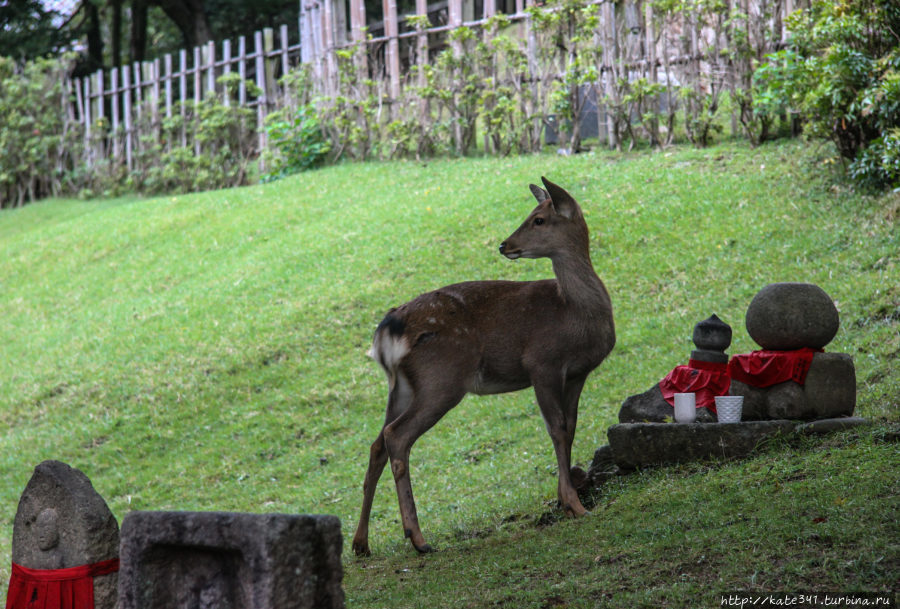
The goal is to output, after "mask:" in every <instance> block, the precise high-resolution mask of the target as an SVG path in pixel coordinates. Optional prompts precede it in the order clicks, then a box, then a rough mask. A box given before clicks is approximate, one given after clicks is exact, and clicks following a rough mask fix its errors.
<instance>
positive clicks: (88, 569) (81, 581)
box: [6, 558, 119, 609]
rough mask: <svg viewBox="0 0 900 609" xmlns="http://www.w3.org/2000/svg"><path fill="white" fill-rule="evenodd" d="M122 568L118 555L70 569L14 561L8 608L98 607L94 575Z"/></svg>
mask: <svg viewBox="0 0 900 609" xmlns="http://www.w3.org/2000/svg"><path fill="white" fill-rule="evenodd" d="M118 570H119V559H118V558H113V559H110V560H104V561H102V562H98V563H94V564H92V565H81V566H80V567H70V568H68V569H28V568H27V567H23V566H20V565H17V564H16V563H13V565H12V577H10V578H9V592H8V593H7V595H6V609H94V578H95V577H98V576H100V575H108V574H109V573H115V572H116V571H118Z"/></svg>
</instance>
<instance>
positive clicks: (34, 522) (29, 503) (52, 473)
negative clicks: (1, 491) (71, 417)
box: [7, 461, 119, 609]
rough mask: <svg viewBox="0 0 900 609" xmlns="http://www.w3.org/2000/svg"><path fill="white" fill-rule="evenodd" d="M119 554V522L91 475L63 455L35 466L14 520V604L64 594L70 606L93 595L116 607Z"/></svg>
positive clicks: (109, 608)
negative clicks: (64, 460) (67, 463)
mask: <svg viewBox="0 0 900 609" xmlns="http://www.w3.org/2000/svg"><path fill="white" fill-rule="evenodd" d="M118 554H119V524H118V522H116V519H115V517H114V516H113V514H112V512H110V510H109V507H108V506H107V505H106V502H105V501H104V500H103V498H102V497H101V496H100V495H99V494H98V493H97V491H95V490H94V487H93V485H92V484H91V481H90V480H89V479H88V477H87V476H85V475H84V474H83V473H82V472H80V471H79V470H77V469H75V468H72V467H69V466H68V465H66V464H65V463H61V462H60V461H44V462H43V463H41V464H39V465H38V466H37V467H35V468H34V474H33V475H32V477H31V480H29V481H28V485H27V486H26V487H25V490H24V492H23V493H22V497H21V498H20V500H19V508H18V510H17V511H16V517H15V522H14V524H13V538H12V562H13V566H12V577H11V578H10V585H9V592H8V594H7V596H8V598H10V599H12V600H11V602H12V603H13V605H14V606H16V607H18V606H20V604H21V606H23V607H24V606H31V605H30V604H28V603H31V602H36V603H42V602H45V601H48V599H52V598H65V599H68V600H66V601H65V602H64V603H63V604H62V605H57V606H61V607H62V609H66V608H67V607H70V606H75V605H77V604H78V603H81V602H87V599H90V600H92V601H93V603H92V605H93V606H94V607H96V608H97V609H104V608H106V609H112V607H114V606H115V603H116V590H117V585H116V584H117V581H118V580H117V575H116V570H117V569H118ZM60 570H62V572H60ZM8 606H9V605H8ZM35 606H43V605H35ZM79 606H80V605H79Z"/></svg>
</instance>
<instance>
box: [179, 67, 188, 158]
mask: <svg viewBox="0 0 900 609" xmlns="http://www.w3.org/2000/svg"><path fill="white" fill-rule="evenodd" d="M178 64H179V66H180V67H179V70H178V101H179V104H178V111H179V112H180V113H181V147H182V148H184V147H186V146H187V125H185V122H186V118H185V115H186V113H187V108H186V107H185V105H186V104H187V51H186V50H185V49H181V50H180V51H178Z"/></svg>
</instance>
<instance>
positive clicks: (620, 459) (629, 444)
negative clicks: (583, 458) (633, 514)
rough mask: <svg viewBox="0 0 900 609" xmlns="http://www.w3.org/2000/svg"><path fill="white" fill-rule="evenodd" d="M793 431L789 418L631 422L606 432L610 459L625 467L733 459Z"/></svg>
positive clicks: (614, 426) (792, 424)
mask: <svg viewBox="0 0 900 609" xmlns="http://www.w3.org/2000/svg"><path fill="white" fill-rule="evenodd" d="M793 430H794V423H792V422H791V421H757V422H753V423H731V424H714V425H709V424H701V423H691V424H688V425H667V424H665V423H631V424H624V425H613V426H612V427H610V428H609V430H608V431H607V436H608V437H609V445H610V447H612V455H613V459H614V461H615V463H616V465H618V466H619V467H620V468H622V469H624V470H631V469H636V468H638V467H644V466H648V465H658V464H662V463H683V462H687V461H694V460H697V459H733V458H738V457H746V456H747V455H749V454H751V453H752V452H753V451H754V450H755V449H756V448H757V447H758V446H759V444H760V442H762V441H763V440H765V439H767V438H771V437H773V436H777V435H780V434H788V433H791V432H792V431H793Z"/></svg>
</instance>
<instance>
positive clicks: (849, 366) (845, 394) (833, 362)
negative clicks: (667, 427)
mask: <svg viewBox="0 0 900 609" xmlns="http://www.w3.org/2000/svg"><path fill="white" fill-rule="evenodd" d="M731 394H732V395H742V396H744V407H743V413H742V415H741V416H742V418H743V419H744V420H748V421H752V420H762V419H796V420H814V419H827V418H834V417H848V416H850V415H852V414H853V411H854V409H855V408H856V369H855V368H854V366H853V358H851V357H850V356H849V355H847V354H846V353H816V354H815V356H813V360H812V363H811V364H810V366H809V372H808V373H807V375H806V382H805V384H804V385H802V386H801V385H798V384H797V383H795V382H793V381H788V382H786V383H779V384H777V385H772V386H771V387H766V388H764V389H760V388H757V387H750V386H749V385H745V384H744V383H741V382H740V381H732V382H731ZM620 420H621V419H620Z"/></svg>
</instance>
